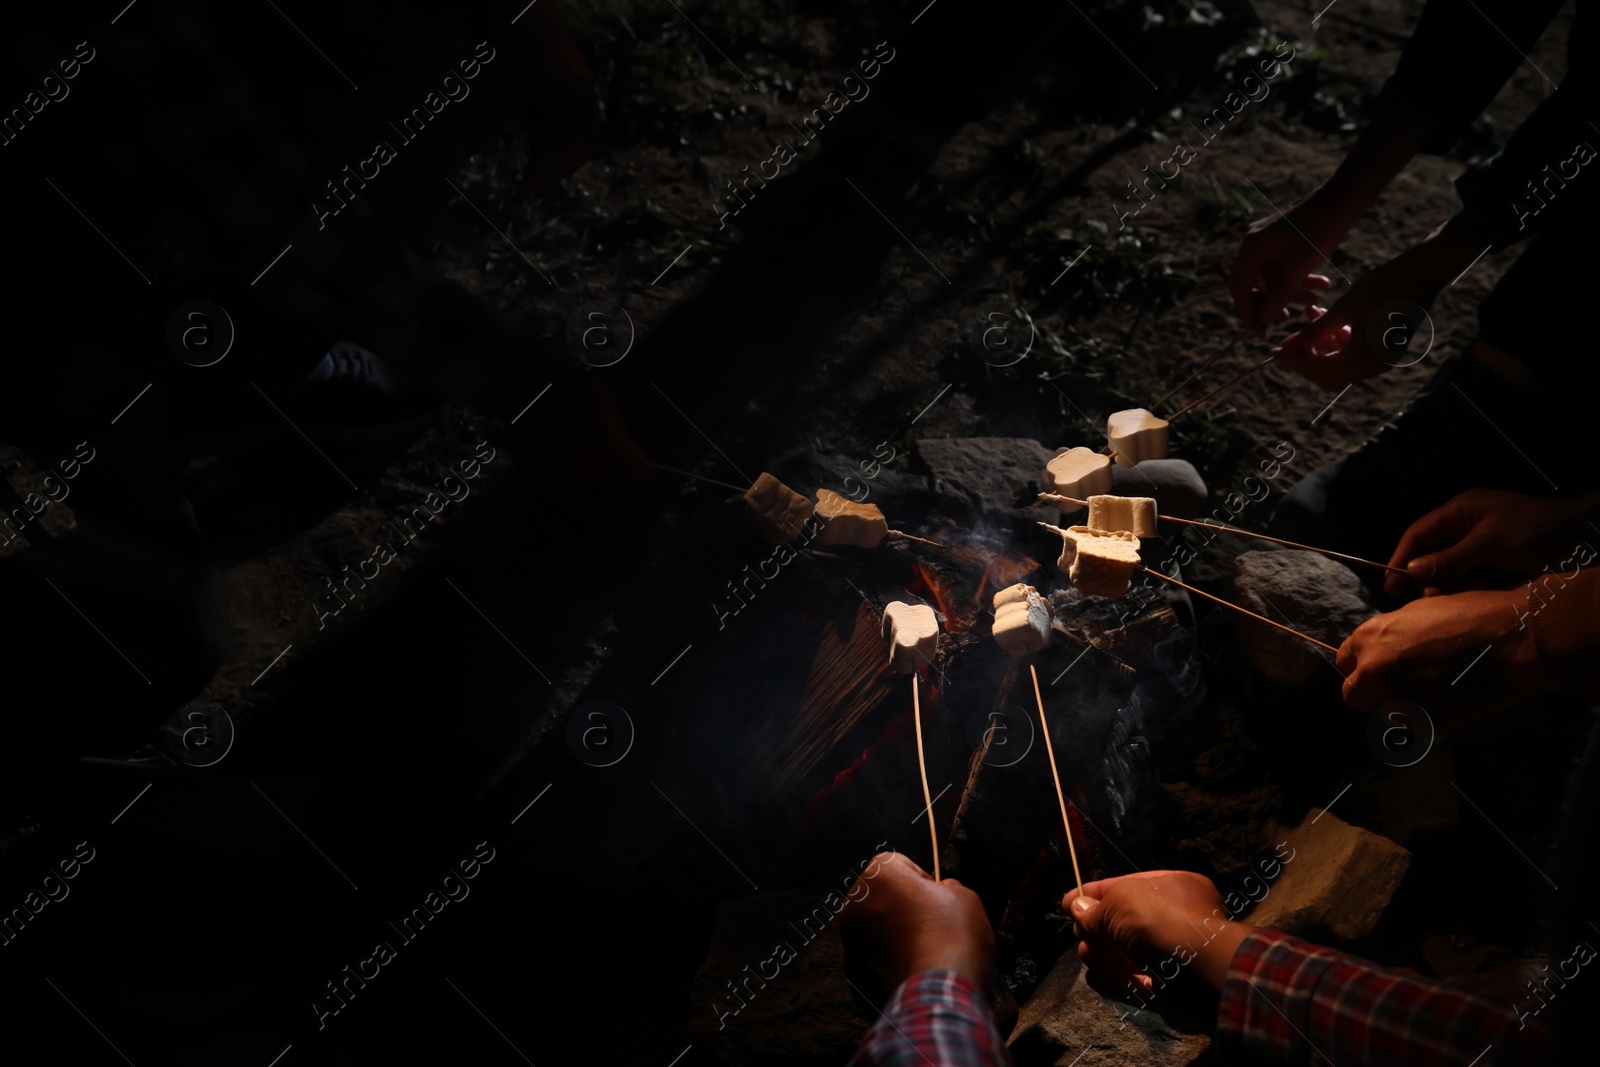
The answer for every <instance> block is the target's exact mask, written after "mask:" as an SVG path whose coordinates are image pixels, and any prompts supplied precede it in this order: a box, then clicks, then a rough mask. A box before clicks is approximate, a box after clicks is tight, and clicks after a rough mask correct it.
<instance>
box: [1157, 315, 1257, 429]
mask: <svg viewBox="0 0 1600 1067" xmlns="http://www.w3.org/2000/svg"><path fill="white" fill-rule="evenodd" d="M1249 337H1250V331H1249V330H1246V331H1245V332H1244V333H1242V334H1240V335H1239V336H1238V337H1235V338H1234V339H1233V340H1231V341H1229V342H1228V343H1227V344H1226V345H1224V346H1223V348H1222V349H1221V350H1220V351H1218V352H1217V353H1216V354H1215V355H1213V356H1212V357H1211V358H1210V359H1208V360H1206V361H1205V362H1204V363H1202V364H1201V365H1200V369H1199V370H1197V371H1195V372H1194V373H1193V374H1191V375H1189V376H1188V377H1187V378H1185V379H1184V380H1183V381H1181V382H1179V383H1178V384H1177V385H1175V386H1173V387H1172V388H1171V389H1169V390H1167V395H1166V396H1164V397H1162V398H1161V399H1160V400H1157V401H1156V402H1155V403H1154V404H1151V405H1150V411H1151V412H1152V413H1153V412H1154V411H1155V410H1156V408H1158V407H1160V406H1161V405H1162V404H1165V403H1166V402H1167V401H1168V400H1171V399H1172V397H1173V396H1174V395H1175V394H1177V393H1181V392H1182V391H1183V389H1184V387H1185V386H1187V385H1188V384H1189V383H1190V382H1192V381H1194V380H1195V379H1196V378H1198V377H1200V375H1202V374H1204V373H1205V372H1206V371H1208V370H1210V369H1211V365H1212V364H1214V363H1215V362H1216V361H1217V360H1219V359H1221V358H1222V357H1223V356H1225V355H1227V354H1228V353H1229V352H1232V351H1233V350H1234V349H1235V348H1238V347H1239V344H1240V343H1241V342H1242V341H1245V340H1247V339H1248V338H1249ZM1168 421H1170V420H1168Z"/></svg>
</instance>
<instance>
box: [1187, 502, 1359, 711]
mask: <svg viewBox="0 0 1600 1067" xmlns="http://www.w3.org/2000/svg"><path fill="white" fill-rule="evenodd" d="M1214 536H1216V537H1230V536H1232V535H1231V534H1221V533H1219V534H1216V535H1214ZM1229 591H1230V593H1231V594H1232V595H1231V597H1230V599H1232V601H1233V602H1234V603H1235V604H1237V605H1239V606H1240V607H1242V608H1248V609H1249V610H1251V611H1253V612H1255V613H1256V614H1258V615H1263V616H1265V617H1267V618H1269V619H1272V620H1273V621H1274V622H1280V623H1282V624H1283V625H1285V626H1292V627H1293V628H1295V629H1296V630H1299V631H1300V632H1301V633H1304V634H1308V635H1310V636H1311V637H1315V638H1317V639H1318V640H1320V641H1325V642H1327V643H1328V644H1330V645H1333V646H1334V647H1336V648H1337V647H1338V646H1339V645H1340V644H1341V643H1343V641H1344V639H1345V638H1347V637H1349V636H1350V634H1351V632H1352V631H1353V630H1355V628H1356V627H1357V626H1360V625H1361V624H1362V623H1363V622H1366V621H1367V620H1368V619H1369V618H1371V617H1372V616H1373V615H1375V614H1377V608H1376V607H1374V606H1373V604H1372V601H1371V599H1370V594H1369V593H1368V592H1367V590H1366V587H1365V586H1363V585H1362V584H1361V579H1359V578H1357V577H1356V576H1355V574H1354V573H1352V572H1351V570H1350V568H1348V567H1346V566H1345V565H1344V564H1342V563H1340V562H1338V561H1337V560H1334V559H1330V558H1329V557H1327V556H1324V555H1321V554H1319V553H1316V552H1304V551H1301V550H1300V549H1276V550H1272V551H1251V552H1245V553H1243V554H1241V555H1240V556H1239V558H1238V559H1237V560H1236V561H1235V562H1234V565H1233V577H1232V579H1231V581H1230V583H1229ZM1229 616H1230V618H1231V620H1232V623H1233V626H1234V632H1235V633H1236V634H1237V635H1238V637H1239V646H1240V648H1241V649H1242V650H1243V652H1244V654H1245V655H1246V657H1248V658H1249V660H1250V663H1251V665H1252V666H1254V667H1255V669H1256V670H1257V671H1259V672H1261V674H1262V675H1263V676H1264V677H1265V678H1267V679H1269V680H1270V681H1272V682H1276V683H1279V684H1281V685H1290V686H1293V685H1301V684H1303V683H1305V682H1309V681H1312V680H1316V681H1317V682H1321V681H1323V679H1322V678H1321V677H1318V676H1319V675H1328V674H1329V672H1330V670H1332V669H1334V668H1333V667H1332V663H1333V654H1332V653H1331V652H1327V651H1325V650H1323V649H1320V648H1318V647H1316V646H1315V645H1313V644H1311V643H1309V642H1307V641H1302V640H1300V638H1298V637H1295V636H1293V635H1292V634H1287V633H1285V632H1283V631H1282V630H1279V629H1277V628H1276V627H1273V626H1268V625H1267V624H1266V623H1263V622H1258V621H1256V620H1255V619H1251V618H1247V617H1246V616H1243V615H1240V614H1239V613H1238V612H1229Z"/></svg>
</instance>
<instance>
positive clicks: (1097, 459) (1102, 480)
mask: <svg viewBox="0 0 1600 1067" xmlns="http://www.w3.org/2000/svg"><path fill="white" fill-rule="evenodd" d="M1041 481H1042V482H1043V484H1044V488H1045V491H1046V492H1050V493H1059V494H1061V495H1062V496H1074V497H1077V498H1078V499H1079V500H1082V499H1084V498H1086V497H1089V496H1093V495H1094V494H1096V493H1109V492H1110V491H1111V457H1110V456H1102V455H1101V454H1100V453H1098V452H1096V451H1095V450H1094V449H1092V448H1084V447H1083V446H1082V445H1079V446H1078V447H1077V448H1063V449H1060V450H1058V451H1057V452H1056V454H1055V458H1054V459H1052V460H1051V461H1050V462H1049V463H1046V464H1045V466H1044V477H1043V478H1042V479H1041ZM1057 506H1058V507H1060V508H1061V513H1062V514H1063V515H1071V514H1072V513H1073V512H1075V511H1078V510H1079V509H1080V508H1082V507H1083V505H1081V504H1067V503H1062V502H1058V503H1057Z"/></svg>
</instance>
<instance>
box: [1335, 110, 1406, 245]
mask: <svg viewBox="0 0 1600 1067" xmlns="http://www.w3.org/2000/svg"><path fill="white" fill-rule="evenodd" d="M1433 129H1434V121H1433V119H1432V118H1430V117H1429V116H1428V115H1426V114H1424V113H1423V112H1421V111H1419V110H1415V109H1410V108H1407V109H1398V108H1397V109H1393V110H1391V111H1389V112H1388V113H1380V114H1379V115H1378V116H1377V117H1376V118H1374V119H1373V121H1372V122H1371V123H1369V124H1368V125H1367V128H1366V129H1365V130H1363V131H1361V136H1360V137H1358V138H1357V139H1356V143H1355V145H1354V146H1352V147H1351V149H1350V152H1349V154H1347V155H1346V156H1345V158H1344V161H1343V162H1342V163H1340V164H1339V168H1338V169H1337V170H1335V171H1334V172H1333V174H1332V175H1331V176H1330V177H1329V178H1328V180H1327V181H1326V182H1324V183H1323V185H1322V187H1321V188H1320V189H1318V190H1317V192H1316V193H1315V194H1313V195H1315V196H1319V197H1323V198H1325V199H1326V202H1327V204H1328V207H1329V209H1330V210H1332V211H1333V212H1335V214H1336V215H1337V217H1338V218H1339V219H1340V221H1341V222H1342V223H1343V225H1344V228H1345V229H1347V230H1348V229H1349V228H1350V227H1352V226H1354V225H1355V224H1356V222H1357V221H1358V220H1360V218H1361V217H1362V216H1363V215H1365V214H1366V213H1367V212H1368V211H1369V210H1370V209H1371V208H1372V205H1373V204H1375V203H1376V202H1377V200H1378V196H1379V195H1380V194H1381V193H1382V192H1383V190H1384V188H1385V187H1387V186H1388V184H1389V182H1390V181H1392V180H1393V179H1394V176H1395V175H1396V174H1399V173H1400V172H1401V171H1402V170H1404V169H1405V166H1406V164H1407V163H1409V162H1411V157H1413V156H1415V155H1416V154H1417V152H1418V150H1419V149H1420V148H1421V147H1422V146H1423V144H1425V143H1426V142H1427V140H1428V137H1429V135H1430V134H1432V132H1433Z"/></svg>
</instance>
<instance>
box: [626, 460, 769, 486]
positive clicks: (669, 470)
mask: <svg viewBox="0 0 1600 1067" xmlns="http://www.w3.org/2000/svg"><path fill="white" fill-rule="evenodd" d="M650 462H651V463H655V460H651V461H650ZM655 465H656V466H657V467H660V468H661V469H662V470H664V471H666V472H667V473H668V474H681V475H683V476H684V477H685V478H695V479H698V480H699V481H702V482H710V483H711V484H712V485H720V486H722V488H724V489H732V490H733V491H734V492H735V493H745V492H748V491H749V487H748V486H747V487H746V488H744V489H740V488H739V487H738V486H737V485H732V484H730V483H728V482H719V481H718V480H717V479H715V478H707V477H706V476H705V475H704V474H696V473H695V472H694V471H683V470H679V469H678V468H677V467H669V466H667V465H666V464H665V463H655Z"/></svg>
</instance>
